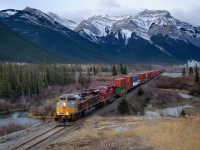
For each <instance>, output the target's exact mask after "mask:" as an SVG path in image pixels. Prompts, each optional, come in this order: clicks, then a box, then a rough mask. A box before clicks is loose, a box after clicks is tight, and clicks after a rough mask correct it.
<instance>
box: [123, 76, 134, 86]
mask: <svg viewBox="0 0 200 150" xmlns="http://www.w3.org/2000/svg"><path fill="white" fill-rule="evenodd" d="M125 80H126V83H129V84H133V76H125Z"/></svg>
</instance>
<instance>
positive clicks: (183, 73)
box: [182, 68, 186, 76]
mask: <svg viewBox="0 0 200 150" xmlns="http://www.w3.org/2000/svg"><path fill="white" fill-rule="evenodd" d="M185 74H186V71H185V68H183V70H182V76H184V75H185Z"/></svg>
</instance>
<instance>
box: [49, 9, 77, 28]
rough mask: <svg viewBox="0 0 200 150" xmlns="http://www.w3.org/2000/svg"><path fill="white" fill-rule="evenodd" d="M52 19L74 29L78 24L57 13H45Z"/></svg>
mask: <svg viewBox="0 0 200 150" xmlns="http://www.w3.org/2000/svg"><path fill="white" fill-rule="evenodd" d="M47 14H48V15H49V16H50V17H51V18H52V19H53V20H54V21H56V22H58V23H59V24H61V25H62V26H64V27H66V28H69V29H71V30H74V29H75V28H76V27H77V26H78V24H77V23H76V22H74V21H72V20H68V19H65V18H63V17H61V16H59V15H57V14H54V13H52V12H48V13H47Z"/></svg>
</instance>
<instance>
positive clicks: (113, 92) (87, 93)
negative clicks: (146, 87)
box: [55, 69, 162, 124]
mask: <svg viewBox="0 0 200 150" xmlns="http://www.w3.org/2000/svg"><path fill="white" fill-rule="evenodd" d="M161 72H162V70H161V69H159V70H153V71H148V72H143V73H139V74H138V75H137V76H125V77H124V78H116V79H114V80H113V84H112V85H107V86H98V87H96V88H93V89H87V90H84V91H82V93H81V94H73V93H70V94H63V95H61V96H60V97H59V101H58V102H57V104H56V117H55V121H56V122H59V123H63V124H65V123H67V122H74V121H76V120H77V119H79V118H81V117H82V116H84V115H85V114H86V113H87V112H88V111H90V110H93V109H96V108H99V107H102V106H104V105H106V104H108V103H110V102H112V101H114V100H115V99H116V98H117V97H121V96H123V95H124V94H126V93H127V92H130V91H131V90H133V89H135V88H137V87H138V86H140V85H141V84H143V83H145V82H147V81H148V80H150V79H151V78H153V77H155V76H157V75H159V74H160V73H161Z"/></svg>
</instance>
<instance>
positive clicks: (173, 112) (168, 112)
mask: <svg viewBox="0 0 200 150" xmlns="http://www.w3.org/2000/svg"><path fill="white" fill-rule="evenodd" d="M192 107H193V106H191V105H183V106H178V107H168V108H164V109H158V110H155V111H145V115H146V116H161V115H162V116H174V117H177V116H179V115H180V113H181V111H182V110H183V109H185V108H192Z"/></svg>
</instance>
